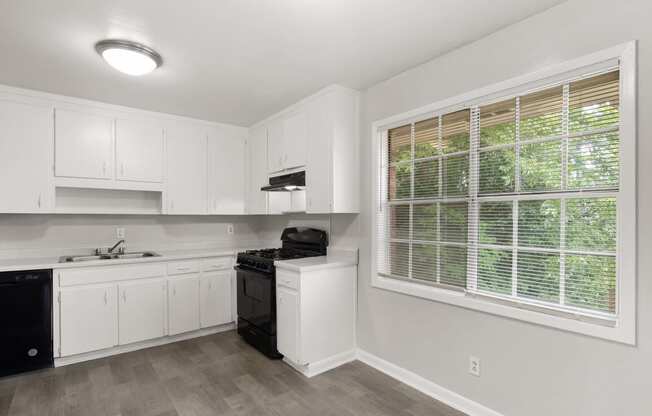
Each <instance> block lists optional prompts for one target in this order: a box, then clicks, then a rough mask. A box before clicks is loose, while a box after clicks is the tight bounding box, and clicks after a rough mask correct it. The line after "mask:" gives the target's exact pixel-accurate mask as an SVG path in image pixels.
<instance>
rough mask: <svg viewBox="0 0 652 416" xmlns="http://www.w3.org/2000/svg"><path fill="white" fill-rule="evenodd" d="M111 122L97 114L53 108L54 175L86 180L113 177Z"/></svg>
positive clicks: (110, 119)
mask: <svg viewBox="0 0 652 416" xmlns="http://www.w3.org/2000/svg"><path fill="white" fill-rule="evenodd" d="M113 128H114V120H113V118H111V117H107V116H104V115H100V114H94V113H91V112H88V113H86V112H82V111H76V110H68V109H61V108H57V109H56V117H55V173H56V176H62V177H69V178H87V179H112V178H113V177H114V165H113V161H114V154H113V148H114V142H113V137H114V135H113Z"/></svg>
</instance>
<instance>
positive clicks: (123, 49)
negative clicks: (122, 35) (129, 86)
mask: <svg viewBox="0 0 652 416" xmlns="http://www.w3.org/2000/svg"><path fill="white" fill-rule="evenodd" d="M95 50H96V51H97V53H99V54H100V55H101V56H102V58H104V60H105V61H106V62H107V63H108V64H109V65H111V66H112V67H113V68H115V69H117V70H118V71H120V72H124V73H125V74H129V75H135V76H138V75H144V74H147V73H149V72H152V71H153V70H155V69H156V68H158V67H159V66H161V65H162V64H163V58H161V55H159V54H158V53H157V52H156V51H155V50H154V49H152V48H149V47H147V46H145V45H142V44H140V43H136V42H131V41H128V40H119V39H105V40H101V41H99V42H97V43H96V44H95Z"/></svg>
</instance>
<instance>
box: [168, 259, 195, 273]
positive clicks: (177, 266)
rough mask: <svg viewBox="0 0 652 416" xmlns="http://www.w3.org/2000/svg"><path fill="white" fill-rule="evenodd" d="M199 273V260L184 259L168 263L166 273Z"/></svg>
mask: <svg viewBox="0 0 652 416" xmlns="http://www.w3.org/2000/svg"><path fill="white" fill-rule="evenodd" d="M186 273H199V261H197V260H184V261H173V262H171V263H168V275H175V274H186Z"/></svg>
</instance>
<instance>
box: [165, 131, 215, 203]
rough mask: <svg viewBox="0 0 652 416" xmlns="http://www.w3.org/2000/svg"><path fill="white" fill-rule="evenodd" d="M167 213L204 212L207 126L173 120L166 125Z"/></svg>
mask: <svg viewBox="0 0 652 416" xmlns="http://www.w3.org/2000/svg"><path fill="white" fill-rule="evenodd" d="M166 137H167V138H166V140H167V152H166V153H167V163H166V164H167V213H168V214H183V215H194V214H205V213H206V205H207V204H206V176H207V175H206V159H207V157H206V128H205V126H203V125H199V124H194V123H182V122H178V123H174V124H171V125H170V126H169V127H168V129H167V135H166Z"/></svg>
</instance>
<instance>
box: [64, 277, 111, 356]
mask: <svg viewBox="0 0 652 416" xmlns="http://www.w3.org/2000/svg"><path fill="white" fill-rule="evenodd" d="M116 294H117V287H116V285H114V284H111V285H92V286H81V287H69V288H68V287H67V288H62V289H61V291H60V302H61V305H60V306H61V309H60V319H61V324H60V330H61V356H62V357H65V356H68V355H74V354H81V353H84V352H89V351H96V350H101V349H104V348H110V347H113V346H116V345H118V310H117V302H116Z"/></svg>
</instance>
